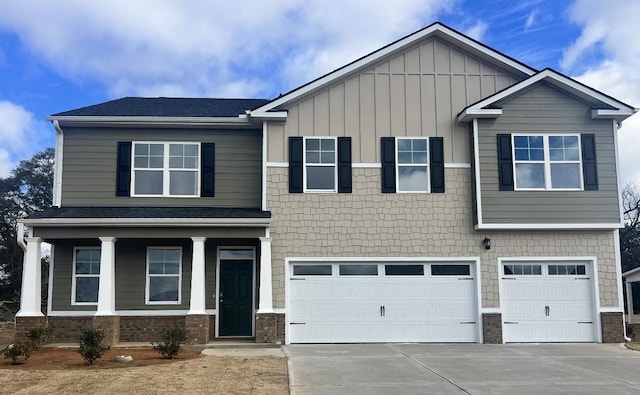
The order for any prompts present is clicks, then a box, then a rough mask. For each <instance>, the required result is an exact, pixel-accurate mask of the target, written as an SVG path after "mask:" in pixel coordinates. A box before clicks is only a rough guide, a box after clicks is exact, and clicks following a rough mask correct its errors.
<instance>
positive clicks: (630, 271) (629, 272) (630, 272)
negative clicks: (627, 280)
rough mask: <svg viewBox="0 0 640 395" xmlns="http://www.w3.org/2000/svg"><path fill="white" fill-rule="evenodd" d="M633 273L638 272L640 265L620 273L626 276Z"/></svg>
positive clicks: (639, 271)
mask: <svg viewBox="0 0 640 395" xmlns="http://www.w3.org/2000/svg"><path fill="white" fill-rule="evenodd" d="M635 273H639V274H640V267H636V268H635V269H631V270H627V271H626V272H624V273H622V277H628V276H631V275H632V274H635Z"/></svg>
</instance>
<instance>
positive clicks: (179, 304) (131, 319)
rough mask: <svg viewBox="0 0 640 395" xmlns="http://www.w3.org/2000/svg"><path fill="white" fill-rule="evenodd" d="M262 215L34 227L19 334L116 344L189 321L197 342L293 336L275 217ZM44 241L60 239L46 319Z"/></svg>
mask: <svg viewBox="0 0 640 395" xmlns="http://www.w3.org/2000/svg"><path fill="white" fill-rule="evenodd" d="M261 213H262V212H261ZM263 217H264V215H263ZM269 217H270V214H269ZM253 219H255V220H256V221H255V223H249V221H247V220H246V219H243V220H236V221H233V220H231V221H224V224H221V223H218V224H217V225H216V224H215V222H220V221H215V219H209V220H210V222H211V224H208V225H210V226H203V224H201V221H200V222H198V223H197V225H195V224H190V223H189V222H190V221H194V219H193V218H191V219H184V222H182V223H180V222H179V221H175V220H172V221H171V224H170V225H169V224H166V223H165V224H164V225H159V224H158V221H155V222H154V226H149V225H146V224H145V223H144V221H129V223H126V224H124V223H118V222H119V221H117V220H115V221H114V222H116V223H115V224H112V225H110V226H105V225H102V226H97V224H93V223H91V221H86V222H89V223H86V222H85V223H83V224H71V225H69V224H66V225H65V226H52V225H54V224H52V225H49V223H46V226H43V224H42V220H40V221H38V222H37V223H35V224H34V223H27V224H28V225H29V226H30V229H29V236H28V237H24V238H23V240H21V242H22V244H23V248H24V249H25V258H24V272H23V284H22V294H21V308H20V311H19V312H18V314H17V315H16V333H17V334H21V333H23V332H24V329H25V328H29V327H33V326H42V325H47V326H48V327H49V328H50V329H51V341H52V342H63V343H66V342H77V341H78V339H79V337H80V334H81V332H82V331H84V330H86V329H89V328H96V329H101V330H103V331H104V332H105V334H106V337H105V344H109V345H113V344H118V343H120V342H151V341H158V340H160V338H161V337H160V336H161V334H162V331H163V330H164V329H167V328H173V327H183V328H185V330H186V332H187V336H188V340H187V342H188V343H190V344H206V343H207V342H210V341H215V340H217V339H225V338H237V339H252V340H253V341H255V342H257V343H276V342H279V341H283V340H284V317H283V316H281V317H279V315H278V314H276V313H275V311H274V309H273V292H272V269H271V238H270V236H269V227H268V224H269V221H268V220H269V219H270V218H253ZM218 220H219V218H218ZM25 222H28V221H25ZM54 222H55V221H54ZM96 222H99V221H96ZM57 225H60V224H57ZM44 241H46V242H48V243H50V244H51V245H52V248H51V257H52V260H51V264H50V268H49V284H48V285H49V295H48V303H47V311H46V316H45V314H43V313H42V312H41V309H40V297H41V295H40V289H41V284H40V282H41V280H40V278H41V276H40V270H41V268H40V246H41V244H42V242H44ZM279 318H280V319H279ZM280 321H281V322H280Z"/></svg>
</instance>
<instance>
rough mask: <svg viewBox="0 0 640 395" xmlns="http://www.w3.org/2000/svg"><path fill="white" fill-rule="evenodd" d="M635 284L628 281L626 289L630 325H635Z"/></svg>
mask: <svg viewBox="0 0 640 395" xmlns="http://www.w3.org/2000/svg"><path fill="white" fill-rule="evenodd" d="M632 285H633V283H632V282H631V281H627V282H626V284H625V287H626V288H627V314H628V316H629V323H630V324H633V287H632Z"/></svg>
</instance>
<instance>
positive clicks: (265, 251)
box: [258, 237, 274, 314]
mask: <svg viewBox="0 0 640 395" xmlns="http://www.w3.org/2000/svg"><path fill="white" fill-rule="evenodd" d="M272 288H273V287H272V284H271V237H260V306H258V314H263V313H273V312H274V311H273V289H272Z"/></svg>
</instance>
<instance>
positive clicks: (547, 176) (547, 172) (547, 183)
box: [511, 133, 584, 191]
mask: <svg viewBox="0 0 640 395" xmlns="http://www.w3.org/2000/svg"><path fill="white" fill-rule="evenodd" d="M523 136H539V137H542V149H543V152H544V160H542V161H518V160H516V146H515V143H514V142H515V138H516V137H523ZM551 136H554V137H577V138H578V160H577V161H552V160H551V158H550V156H551V154H550V151H549V137H551ZM580 137H581V136H580V133H512V134H511V157H512V158H513V160H512V162H513V163H512V167H513V190H514V191H582V190H584V181H583V175H582V141H581V138H580ZM523 163H524V164H542V165H544V188H518V181H517V177H516V164H523ZM558 163H567V164H577V165H578V176H579V180H578V185H579V187H578V188H552V187H551V165H552V164H558Z"/></svg>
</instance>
